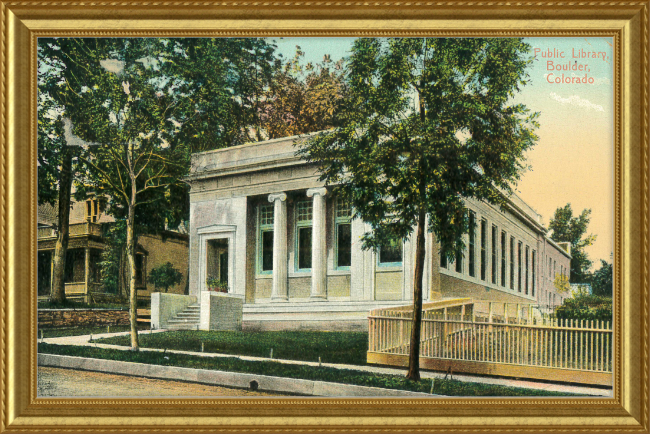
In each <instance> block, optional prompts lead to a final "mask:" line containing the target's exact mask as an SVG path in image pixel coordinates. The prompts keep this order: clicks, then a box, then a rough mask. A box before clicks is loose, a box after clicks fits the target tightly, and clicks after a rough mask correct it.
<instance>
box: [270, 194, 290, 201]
mask: <svg viewBox="0 0 650 434" xmlns="http://www.w3.org/2000/svg"><path fill="white" fill-rule="evenodd" d="M276 200H279V201H280V202H284V201H285V200H287V194H286V193H273V194H269V202H271V203H273V202H275V201H276Z"/></svg>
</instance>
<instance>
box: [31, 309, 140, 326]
mask: <svg viewBox="0 0 650 434" xmlns="http://www.w3.org/2000/svg"><path fill="white" fill-rule="evenodd" d="M128 324H129V311H128V310H127V309H125V310H119V309H39V310H38V325H39V327H73V326H96V325H128Z"/></svg>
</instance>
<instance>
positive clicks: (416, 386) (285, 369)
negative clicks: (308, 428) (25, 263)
mask: <svg viewBox="0 0 650 434" xmlns="http://www.w3.org/2000/svg"><path fill="white" fill-rule="evenodd" d="M38 352H39V353H47V354H60V355H66V356H79V357H88V358H95V359H108V360H120V361H126V362H136V363H148V364H152V365H163V366H180V367H186V368H196V369H212V370H219V371H230V372H245V373H251V374H260V375H270V376H276V377H289V378H301V379H305V380H317V381H328V382H333V383H345V384H355V385H359V386H371V387H381V388H385V389H398V390H410V391H413V392H425V393H430V392H431V380H428V379H427V380H422V381H418V382H415V381H410V380H407V379H406V378H405V377H403V376H400V375H388V374H374V373H369V372H362V371H355V370H351V369H335V368H328V367H324V366H323V367H318V366H304V365H287V364H282V363H279V362H271V361H263V362H262V361H249V360H241V359H237V358H234V357H217V358H213V357H201V356H190V355H185V354H174V353H167V354H163V353H158V352H156V353H152V352H144V351H143V352H133V351H123V350H113V349H104V348H93V347H81V346H72V345H51V344H45V343H41V344H38ZM432 393H434V394H437V395H448V396H571V395H570V394H566V393H557V392H549V391H544V390H530V389H520V388H515V387H506V386H498V385H491V384H480V383H465V382H461V381H457V380H443V379H436V380H435V382H434V387H433V392H432Z"/></svg>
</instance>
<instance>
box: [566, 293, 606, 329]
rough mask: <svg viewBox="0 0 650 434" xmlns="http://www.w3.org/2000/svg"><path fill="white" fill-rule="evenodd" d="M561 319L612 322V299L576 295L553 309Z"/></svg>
mask: <svg viewBox="0 0 650 434" xmlns="http://www.w3.org/2000/svg"><path fill="white" fill-rule="evenodd" d="M555 314H556V315H557V317H558V318H561V319H574V320H589V321H591V320H593V321H597V320H598V321H610V322H611V321H612V298H611V297H604V296H602V295H577V296H575V297H574V298H567V299H565V300H564V303H563V304H562V306H560V307H558V308H557V309H555Z"/></svg>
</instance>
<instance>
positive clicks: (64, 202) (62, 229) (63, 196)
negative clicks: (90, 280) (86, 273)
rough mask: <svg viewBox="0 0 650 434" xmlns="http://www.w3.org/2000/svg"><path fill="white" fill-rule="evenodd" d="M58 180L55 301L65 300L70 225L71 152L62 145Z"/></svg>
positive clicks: (53, 280)
mask: <svg viewBox="0 0 650 434" xmlns="http://www.w3.org/2000/svg"><path fill="white" fill-rule="evenodd" d="M62 158H63V161H62V162H61V178H60V180H59V181H60V182H59V215H58V222H57V224H58V228H57V229H58V235H57V239H56V247H55V249H54V270H53V276H52V290H51V293H50V299H51V300H53V301H55V302H57V303H64V302H65V260H66V254H67V252H68V239H69V227H70V195H71V191H72V153H71V152H70V150H69V149H68V147H67V146H66V147H64V149H63V155H62Z"/></svg>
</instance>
